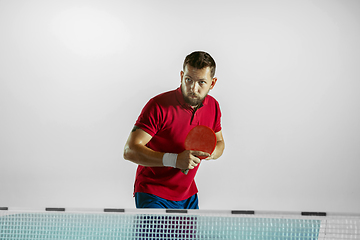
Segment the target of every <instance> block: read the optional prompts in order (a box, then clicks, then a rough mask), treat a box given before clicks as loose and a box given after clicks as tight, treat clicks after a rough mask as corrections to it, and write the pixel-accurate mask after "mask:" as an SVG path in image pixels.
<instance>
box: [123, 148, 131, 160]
mask: <svg viewBox="0 0 360 240" xmlns="http://www.w3.org/2000/svg"><path fill="white" fill-rule="evenodd" d="M130 155H131V154H130V148H129V147H128V146H127V147H125V148H124V152H123V158H124V159H125V160H130V159H131V156H130Z"/></svg>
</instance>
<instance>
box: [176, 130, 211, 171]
mask: <svg viewBox="0 0 360 240" xmlns="http://www.w3.org/2000/svg"><path fill="white" fill-rule="evenodd" d="M184 146H185V149H186V150H195V151H202V152H207V153H209V154H212V152H213V151H214V149H215V147H216V135H215V133H214V131H213V130H212V129H211V128H209V127H207V126H203V125H199V126H196V127H194V128H193V129H191V130H190V132H189V133H188V135H187V136H186V139H185V142H184ZM198 158H200V159H204V158H206V157H202V156H199V157H198ZM182 172H183V173H184V174H187V173H188V172H189V169H184V170H182Z"/></svg>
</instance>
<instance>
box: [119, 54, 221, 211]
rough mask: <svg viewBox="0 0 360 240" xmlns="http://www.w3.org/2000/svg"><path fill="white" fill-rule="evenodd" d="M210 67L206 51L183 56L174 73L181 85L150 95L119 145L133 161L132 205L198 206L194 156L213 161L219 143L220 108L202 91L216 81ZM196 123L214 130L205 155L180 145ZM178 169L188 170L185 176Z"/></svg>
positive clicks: (209, 88)
mask: <svg viewBox="0 0 360 240" xmlns="http://www.w3.org/2000/svg"><path fill="white" fill-rule="evenodd" d="M215 68H216V64H215V61H214V59H213V58H212V57H211V56H210V55H209V54H208V53H205V52H193V53H191V54H189V55H188V56H187V57H186V58H185V61H184V64H183V71H181V73H180V77H181V86H180V87H179V88H177V89H176V90H173V91H169V92H165V93H162V94H160V95H157V96H155V97H154V98H152V99H150V100H149V102H148V103H147V104H146V105H145V107H144V108H143V110H142V112H141V114H140V116H139V117H138V119H137V121H136V123H135V126H134V128H133V130H132V132H131V133H130V135H129V138H128V140H127V142H126V144H125V148H124V158H125V159H126V160H130V161H132V162H134V163H136V164H138V165H139V166H138V169H137V172H136V179H135V189H134V195H135V202H136V207H137V208H178V209H198V208H199V207H198V197H197V192H198V190H197V187H196V184H195V181H194V177H195V174H196V172H197V170H198V167H199V164H200V159H199V158H198V157H206V158H205V159H204V160H210V159H217V158H219V157H220V156H221V155H222V153H223V151H224V147H225V145H224V139H223V136H222V131H221V112H220V107H219V104H218V102H217V101H216V100H215V99H214V98H213V97H211V96H209V95H208V93H209V91H210V90H211V89H213V88H214V86H215V84H216V81H217V78H216V77H214V75H215ZM197 125H206V126H208V127H210V128H211V129H213V130H214V132H215V134H216V138H217V144H216V148H215V150H214V152H213V153H212V154H211V155H210V154H208V153H205V152H201V151H192V150H185V149H184V145H183V143H184V141H185V138H186V136H187V133H188V132H189V131H190V130H191V129H192V128H194V127H195V126H197ZM183 169H190V170H189V172H188V174H187V175H185V174H184V173H182V171H181V170H183Z"/></svg>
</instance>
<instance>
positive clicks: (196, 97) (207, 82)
mask: <svg viewBox="0 0 360 240" xmlns="http://www.w3.org/2000/svg"><path fill="white" fill-rule="evenodd" d="M180 75H181V90H182V93H183V96H184V100H185V102H186V103H188V104H189V105H190V106H192V107H194V108H195V107H197V106H199V104H201V103H202V101H203V100H204V98H205V97H206V95H207V94H208V93H209V91H210V89H212V88H213V87H214V86H215V83H216V81H217V78H212V77H211V71H210V67H205V68H202V69H197V68H194V67H192V66H189V65H186V67H185V70H184V71H181V73H180Z"/></svg>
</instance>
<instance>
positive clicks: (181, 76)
mask: <svg viewBox="0 0 360 240" xmlns="http://www.w3.org/2000/svg"><path fill="white" fill-rule="evenodd" d="M183 77H184V71H181V72H180V82H181V83H182V80H183Z"/></svg>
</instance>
